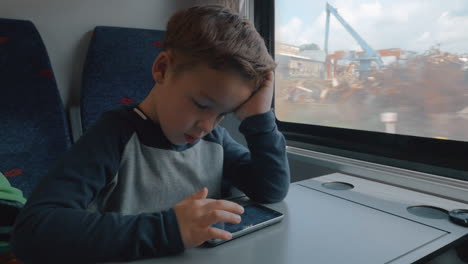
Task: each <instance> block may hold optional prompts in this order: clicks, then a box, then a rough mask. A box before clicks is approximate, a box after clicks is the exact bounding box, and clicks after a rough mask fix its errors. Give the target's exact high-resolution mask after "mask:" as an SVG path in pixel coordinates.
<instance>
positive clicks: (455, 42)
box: [254, 0, 468, 180]
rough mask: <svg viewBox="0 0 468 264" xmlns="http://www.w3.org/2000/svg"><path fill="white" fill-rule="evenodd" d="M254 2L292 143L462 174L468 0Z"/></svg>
mask: <svg viewBox="0 0 468 264" xmlns="http://www.w3.org/2000/svg"><path fill="white" fill-rule="evenodd" d="M255 2H263V3H255V9H254V10H255V23H256V26H257V28H258V29H259V31H260V33H261V34H262V35H263V37H264V38H265V40H266V43H267V45H268V46H269V48H270V51H271V53H272V54H273V55H274V57H275V61H276V62H277V63H278V68H277V69H276V79H275V100H274V109H275V113H276V116H277V120H278V124H279V127H280V129H281V130H282V131H283V133H284V134H285V135H286V138H287V139H288V140H289V141H290V142H300V143H307V144H306V146H309V148H312V149H314V148H315V149H320V150H321V151H323V152H329V153H332V154H339V155H342V156H348V157H352V158H358V159H362V160H366V161H371V162H377V163H382V164H386V165H392V166H398V167H403V168H408V169H412V170H419V171H423V172H431V173H434V174H437V175H442V176H448V177H452V178H457V179H462V180H468V173H467V170H466V169H467V168H468V48H467V47H468V39H467V38H466V33H465V32H464V29H465V28H468V2H466V1H457V0H444V1H429V2H427V1H422V0H421V1H419V0H414V1H373V0H359V1H358V0H352V1H339V0H335V1H333V0H330V1H326V0H317V1H305V0H276V1H255ZM302 146H304V145H302Z"/></svg>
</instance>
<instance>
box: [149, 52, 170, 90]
mask: <svg viewBox="0 0 468 264" xmlns="http://www.w3.org/2000/svg"><path fill="white" fill-rule="evenodd" d="M168 64H169V54H168V53H167V52H165V51H163V52H161V53H160V54H159V55H158V57H156V59H155V60H154V63H153V68H152V70H151V72H152V74H153V79H154V80H155V81H156V82H157V83H164V79H165V77H166V73H167V68H168Z"/></svg>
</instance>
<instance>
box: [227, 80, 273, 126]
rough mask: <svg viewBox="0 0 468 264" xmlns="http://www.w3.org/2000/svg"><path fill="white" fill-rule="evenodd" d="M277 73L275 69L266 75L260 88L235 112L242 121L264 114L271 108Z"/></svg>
mask: <svg viewBox="0 0 468 264" xmlns="http://www.w3.org/2000/svg"><path fill="white" fill-rule="evenodd" d="M274 82H275V75H274V73H273V71H270V72H268V73H267V74H266V75H265V79H264V80H263V83H262V84H261V85H260V88H259V89H258V90H257V91H255V92H254V94H253V95H252V96H251V97H250V98H249V99H248V100H247V101H246V102H245V103H244V104H243V105H242V106H241V107H240V108H239V109H238V110H237V111H236V112H235V116H236V117H237V119H239V120H240V121H242V120H244V119H245V118H247V117H249V116H253V115H257V114H263V113H266V112H268V111H269V110H270V109H271V100H272V99H273V84H274Z"/></svg>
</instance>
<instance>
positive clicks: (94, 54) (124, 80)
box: [81, 26, 164, 132]
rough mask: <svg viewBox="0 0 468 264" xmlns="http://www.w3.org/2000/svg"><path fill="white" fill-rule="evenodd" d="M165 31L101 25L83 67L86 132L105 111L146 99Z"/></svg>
mask: <svg viewBox="0 0 468 264" xmlns="http://www.w3.org/2000/svg"><path fill="white" fill-rule="evenodd" d="M163 40H164V31H160V30H150V29H136V28H122V27H105V26H98V27H96V28H95V29H94V32H93V37H92V39H91V43H90V46H89V49H88V54H87V57H86V62H85V66H84V70H83V82H82V90H81V120H82V128H83V131H84V132H85V131H86V130H87V129H88V128H89V127H90V126H91V125H92V124H94V123H95V122H96V121H97V120H98V119H99V117H100V115H101V114H102V113H103V112H106V111H108V110H110V109H112V108H115V107H117V106H119V105H122V104H130V103H133V102H140V101H142V100H143V99H144V98H145V97H146V95H147V94H148V93H149V91H150V90H151V88H153V86H154V80H153V77H152V75H151V67H152V65H153V61H154V59H155V58H156V56H157V55H158V54H159V53H160V52H161V50H162V49H163V44H162V43H163Z"/></svg>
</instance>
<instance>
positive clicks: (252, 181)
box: [229, 111, 290, 203]
mask: <svg viewBox="0 0 468 264" xmlns="http://www.w3.org/2000/svg"><path fill="white" fill-rule="evenodd" d="M239 129H240V131H241V132H242V133H243V134H244V136H245V138H246V141H247V144H248V148H249V151H250V153H249V152H245V153H242V154H241V155H240V157H241V158H240V159H238V160H237V161H235V162H236V163H237V164H235V165H233V168H234V170H233V172H232V173H230V176H229V178H230V180H231V181H232V182H233V183H234V184H235V185H236V187H238V188H239V189H240V190H242V191H243V192H244V193H245V194H246V195H248V196H249V197H250V198H251V199H253V200H256V201H257V202H263V203H273V202H279V201H281V200H282V199H284V197H285V196H286V194H287V191H288V189H289V183H290V174H289V163H288V160H287V154H286V142H285V139H284V137H283V135H282V134H281V133H280V132H279V131H278V130H277V128H276V124H275V117H274V114H273V113H272V112H271V111H270V112H267V113H265V114H261V115H257V116H252V117H250V118H248V119H246V120H244V121H243V122H242V123H241V126H240V128H239ZM237 152H240V151H239V150H237ZM238 155H239V154H238ZM231 156H234V155H232V154H231Z"/></svg>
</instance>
